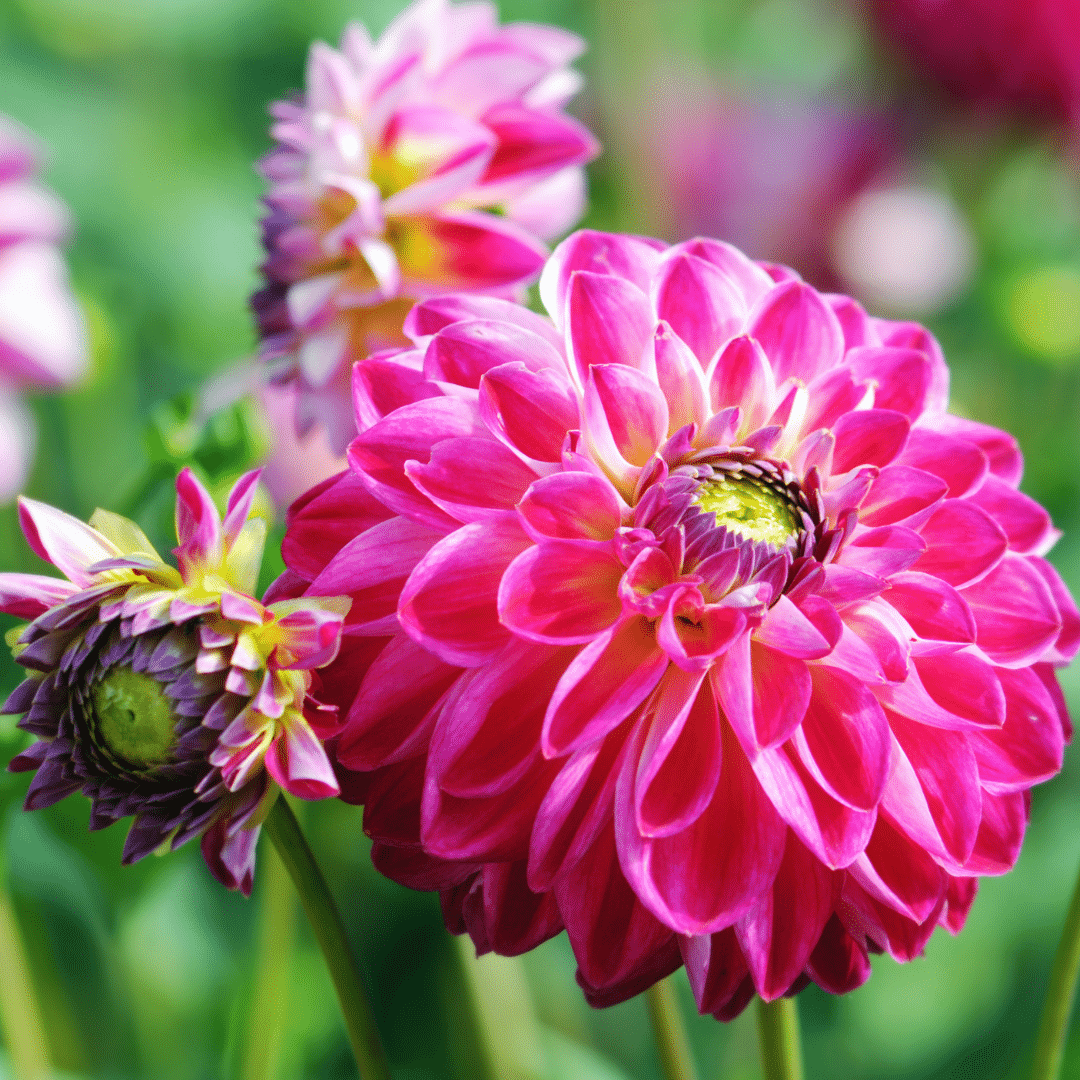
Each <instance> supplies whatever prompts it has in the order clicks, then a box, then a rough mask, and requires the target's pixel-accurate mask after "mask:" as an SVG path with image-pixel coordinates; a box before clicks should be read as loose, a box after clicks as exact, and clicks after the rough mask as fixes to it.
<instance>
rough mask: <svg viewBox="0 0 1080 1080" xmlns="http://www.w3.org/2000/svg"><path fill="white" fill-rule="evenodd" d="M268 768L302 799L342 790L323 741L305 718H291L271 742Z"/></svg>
mask: <svg viewBox="0 0 1080 1080" xmlns="http://www.w3.org/2000/svg"><path fill="white" fill-rule="evenodd" d="M266 771H267V772H268V773H270V775H271V776H272V777H273V778H274V779H275V780H276V781H277V782H278V783H279V784H280V785H281V786H282V787H283V788H284V789H285V790H286V791H287V792H289V794H290V795H295V796H296V797H297V798H299V799H329V798H332V797H333V796H335V795H337V794H338V793H339V792H340V790H341V789H340V788H339V787H338V782H337V779H336V778H335V776H334V770H333V769H332V768H331V767H330V761H329V759H328V758H327V756H326V751H325V750H324V749H323V744H322V743H321V742H320V741H319V739H318V738H317V737H316V735H315V733H314V732H313V731H312V730H311V728H310V727H309V726H308V724H307V722H306V721H305V720H300V719H297V720H292V721H290V722H289V723H288V724H287V725H286V727H285V733H284V735H283V736H282V737H279V738H278V739H276V740H275V741H274V742H273V743H271V744H270V749H269V750H268V751H267V753H266Z"/></svg>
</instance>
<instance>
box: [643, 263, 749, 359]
mask: <svg viewBox="0 0 1080 1080" xmlns="http://www.w3.org/2000/svg"><path fill="white" fill-rule="evenodd" d="M652 301H653V305H654V307H655V309H656V315H657V318H660V319H663V320H665V321H666V322H667V323H668V324H669V325H670V326H671V328H672V329H673V330H674V331H675V333H676V334H678V335H679V337H680V338H681V339H682V340H683V341H684V342H685V343H686V344H687V345H689V346H690V349H691V350H692V351H693V353H694V355H695V356H696V357H697V358H698V360H699V361H700V363H701V365H702V367H703V368H704V367H705V365H706V364H708V362H709V361H710V360H711V359H712V356H713V353H715V352H716V350H717V349H718V348H719V347H720V346H721V345H722V344H723V343H724V342H725V341H727V340H728V339H729V338H731V337H734V335H735V334H738V333H740V332H741V331H742V329H743V326H744V324H745V323H746V301H745V300H744V299H743V295H742V293H741V292H740V290H739V289H738V288H737V287H736V285H735V283H734V282H733V281H732V280H731V279H730V278H729V277H728V276H727V275H726V274H724V273H722V272H721V271H720V270H718V269H717V268H716V267H715V266H713V265H712V264H711V263H708V262H706V261H705V260H704V259H699V258H697V257H696V256H694V255H689V254H685V253H682V252H679V251H678V250H677V249H673V250H672V251H671V252H669V253H668V254H667V255H666V256H665V257H664V259H663V260H662V261H661V264H660V272H659V273H658V274H657V275H656V277H655V278H654V280H653V283H652Z"/></svg>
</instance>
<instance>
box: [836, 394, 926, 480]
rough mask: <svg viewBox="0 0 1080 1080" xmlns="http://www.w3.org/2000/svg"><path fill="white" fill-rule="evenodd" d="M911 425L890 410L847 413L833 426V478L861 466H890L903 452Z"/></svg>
mask: <svg viewBox="0 0 1080 1080" xmlns="http://www.w3.org/2000/svg"><path fill="white" fill-rule="evenodd" d="M909 429H910V422H909V421H908V418H907V417H906V416H904V414H903V413H899V412H893V411H891V410H889V409H880V408H878V409H861V410H859V411H857V412H849V413H845V414H844V415H843V416H841V417H840V419H839V420H837V422H836V423H835V424H834V425H833V434H834V435H835V436H836V448H835V449H834V450H833V465H832V471H833V475H837V474H839V473H845V472H848V471H850V470H851V469H854V468H856V467H857V466H859V465H878V466H884V465H888V464H889V463H890V462H891V461H892V460H893V459H894V458H895V457H896V455H897V454H899V453H900V451H901V449H903V446H904V443H905V442H906V441H907V437H908V431H909Z"/></svg>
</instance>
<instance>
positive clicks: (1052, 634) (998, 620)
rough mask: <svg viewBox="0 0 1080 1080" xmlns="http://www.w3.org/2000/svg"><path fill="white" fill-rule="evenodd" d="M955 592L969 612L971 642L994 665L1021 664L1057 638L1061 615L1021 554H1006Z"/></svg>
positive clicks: (1034, 570)
mask: <svg viewBox="0 0 1080 1080" xmlns="http://www.w3.org/2000/svg"><path fill="white" fill-rule="evenodd" d="M961 595H962V596H963V597H964V600H965V601H966V602H967V605H968V607H969V608H971V611H972V614H973V615H974V616H975V626H976V636H975V640H976V642H977V643H978V646H979V648H980V649H982V651H983V652H984V653H986V655H987V656H989V657H990V659H991V660H993V661H994V663H995V664H1001V665H1003V666H1006V667H1025V666H1027V665H1028V664H1031V663H1034V662H1035V661H1036V660H1039V659H1041V658H1042V655H1043V653H1045V652H1046V650H1047V649H1048V648H1049V647H1050V646H1051V645H1053V643H1054V642H1055V641H1056V640H1057V637H1058V633H1059V632H1060V630H1061V616H1060V614H1059V613H1058V608H1057V605H1056V604H1055V603H1054V597H1053V596H1052V595H1051V593H1050V589H1049V588H1048V587H1047V585H1046V582H1045V581H1044V580H1043V578H1042V575H1041V574H1040V573H1039V571H1038V570H1037V569H1036V568H1035V567H1034V566H1032V565H1031V563H1030V561H1029V560H1027V559H1025V558H1024V557H1023V556H1021V555H1012V554H1009V555H1006V556H1005V558H1003V559H1002V560H1001V562H999V563H998V564H997V566H995V567H994V568H993V570H991V571H990V573H989V574H987V575H986V577H984V578H983V579H982V580H981V581H978V582H976V583H975V584H973V585H968V586H967V587H966V588H964V589H963V590H962V592H961Z"/></svg>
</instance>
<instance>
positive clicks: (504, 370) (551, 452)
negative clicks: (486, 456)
mask: <svg viewBox="0 0 1080 1080" xmlns="http://www.w3.org/2000/svg"><path fill="white" fill-rule="evenodd" d="M480 415H481V417H482V418H483V420H484V423H485V424H487V426H488V428H490V430H491V431H492V432H494V433H495V434H496V435H497V436H498V437H499V438H500V439H502V440H503V442H505V443H506V444H507V445H508V446H510V447H513V448H515V449H516V450H518V451H520V452H521V453H522V454H524V455H525V456H526V457H530V458H532V459H533V460H535V461H547V462H556V461H558V460H559V459H560V456H561V453H562V446H563V443H564V442H565V441H566V433H567V432H568V431H571V430H574V429H576V428H578V427H579V426H580V423H581V420H580V414H579V411H578V402H577V398H576V396H575V394H574V392H573V390H572V389H571V388H570V385H569V382H568V380H567V378H566V376H565V375H564V374H562V373H561V372H556V371H553V370H550V369H548V370H544V371H530V370H529V369H528V368H527V367H526V366H525V365H524V364H519V363H512V364H503V365H501V366H499V367H497V368H494V369H493V370H491V371H489V372H488V373H487V374H486V375H485V376H484V377H483V379H482V380H481V381H480Z"/></svg>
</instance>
